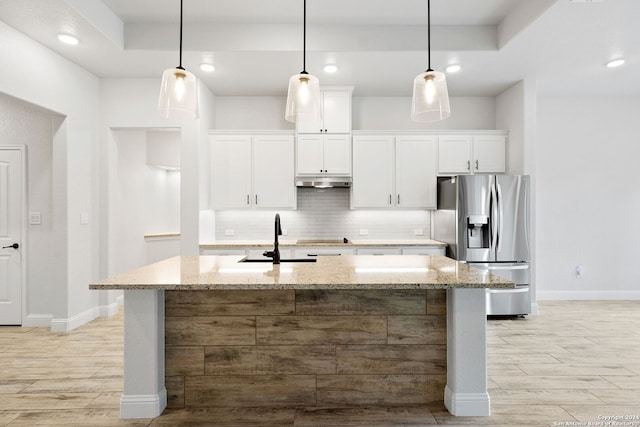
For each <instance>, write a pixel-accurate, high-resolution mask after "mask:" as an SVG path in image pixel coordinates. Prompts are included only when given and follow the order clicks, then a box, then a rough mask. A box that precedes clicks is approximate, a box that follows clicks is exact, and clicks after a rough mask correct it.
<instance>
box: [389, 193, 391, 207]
mask: <svg viewBox="0 0 640 427" xmlns="http://www.w3.org/2000/svg"><path fill="white" fill-rule="evenodd" d="M389 205H391V194H389Z"/></svg>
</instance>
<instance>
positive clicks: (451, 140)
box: [438, 135, 472, 174]
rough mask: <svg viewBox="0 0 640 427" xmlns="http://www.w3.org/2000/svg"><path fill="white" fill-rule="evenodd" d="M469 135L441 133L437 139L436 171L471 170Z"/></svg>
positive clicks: (467, 171) (461, 171)
mask: <svg viewBox="0 0 640 427" xmlns="http://www.w3.org/2000/svg"><path fill="white" fill-rule="evenodd" d="M471 140H472V138H471V136H467V135H459V136H456V135H443V136H440V137H439V139H438V173H441V174H458V173H470V172H471Z"/></svg>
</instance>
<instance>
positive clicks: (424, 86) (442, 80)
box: [411, 0, 451, 122]
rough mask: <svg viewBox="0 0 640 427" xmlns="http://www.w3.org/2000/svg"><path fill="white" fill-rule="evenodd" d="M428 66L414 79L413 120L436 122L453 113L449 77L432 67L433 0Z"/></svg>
mask: <svg viewBox="0 0 640 427" xmlns="http://www.w3.org/2000/svg"><path fill="white" fill-rule="evenodd" d="M427 33H428V34H427V39H428V47H427V52H428V61H429V62H428V68H427V71H425V72H424V73H421V74H419V75H418V76H417V77H416V78H415V80H414V81H413V100H412V102H411V120H413V121H414V122H435V121H438V120H443V119H446V118H447V117H449V116H450V115H451V107H450V106H449V93H448V91H447V79H446V77H445V75H444V73H442V72H440V71H433V70H432V69H431V0H427Z"/></svg>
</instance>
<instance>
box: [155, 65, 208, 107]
mask: <svg viewBox="0 0 640 427" xmlns="http://www.w3.org/2000/svg"><path fill="white" fill-rule="evenodd" d="M158 111H160V114H161V115H162V116H163V117H165V118H176V119H197V118H198V117H199V116H200V112H199V111H198V79H196V76H194V75H193V74H192V73H190V72H189V71H187V70H184V69H181V68H168V69H166V70H165V71H164V73H162V84H161V86H160V98H159V99H158Z"/></svg>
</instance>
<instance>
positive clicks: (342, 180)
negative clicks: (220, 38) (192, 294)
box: [296, 176, 351, 188]
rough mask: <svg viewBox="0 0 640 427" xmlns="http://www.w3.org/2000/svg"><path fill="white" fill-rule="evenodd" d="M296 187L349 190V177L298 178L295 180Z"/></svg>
mask: <svg viewBox="0 0 640 427" xmlns="http://www.w3.org/2000/svg"><path fill="white" fill-rule="evenodd" d="M296 187H313V188H349V187H351V177H350V176H299V177H297V178H296Z"/></svg>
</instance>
